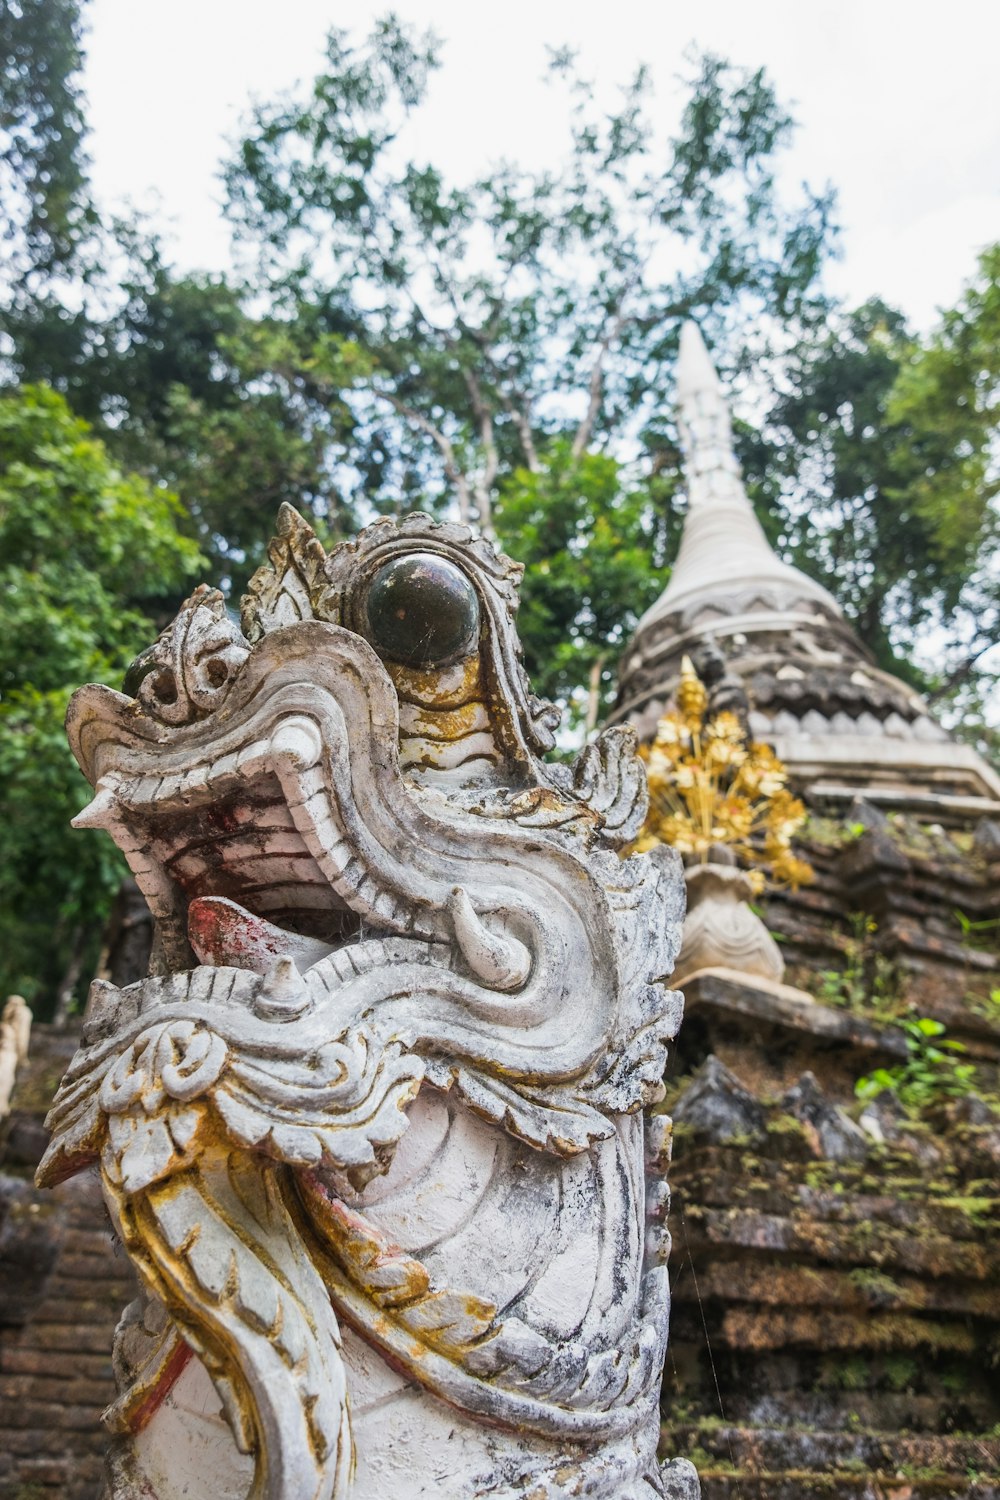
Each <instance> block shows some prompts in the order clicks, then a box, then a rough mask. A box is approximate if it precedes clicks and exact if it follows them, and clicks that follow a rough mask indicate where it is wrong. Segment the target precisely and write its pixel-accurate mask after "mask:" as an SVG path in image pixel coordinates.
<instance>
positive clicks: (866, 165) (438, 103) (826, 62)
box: [85, 0, 1000, 327]
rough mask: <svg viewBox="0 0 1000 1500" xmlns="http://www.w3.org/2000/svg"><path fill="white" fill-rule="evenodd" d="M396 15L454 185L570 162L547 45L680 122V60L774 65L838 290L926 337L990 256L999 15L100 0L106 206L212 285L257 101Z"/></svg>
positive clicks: (613, 5) (939, 8) (998, 11)
mask: <svg viewBox="0 0 1000 1500" xmlns="http://www.w3.org/2000/svg"><path fill="white" fill-rule="evenodd" d="M389 8H394V9H395V10H396V11H397V13H398V14H400V15H401V16H402V17H403V18H404V19H405V20H407V21H411V22H414V23H416V24H418V25H420V26H421V27H426V26H432V27H433V28H434V30H435V31H436V32H437V33H438V35H439V36H440V37H441V38H442V39H443V40H444V41H445V43H446V46H445V50H444V66H443V68H442V69H441V71H440V72H439V73H438V74H437V76H436V78H435V80H434V82H433V84H432V94H431V104H430V106H429V107H428V108H427V109H426V110H425V111H422V112H421V115H420V117H419V118H420V122H421V123H420V127H419V131H418V132H416V133H415V134H414V136H413V137H412V138H411V140H412V145H413V149H414V154H416V155H420V154H423V155H424V156H425V157H426V158H427V159H428V160H430V161H433V162H434V163H435V164H436V165H438V166H440V167H442V168H443V169H444V170H445V172H446V173H448V174H450V175H452V176H453V177H455V178H457V179H459V180H461V179H463V178H466V177H470V176H473V175H475V174H477V173H479V172H480V171H481V170H482V169H483V167H484V166H485V165H488V164H489V163H490V162H491V161H493V160H495V159H496V158H498V157H500V156H506V157H508V158H510V159H515V160H520V161H523V162H525V163H526V164H529V165H543V164H546V163H547V162H550V161H553V160H558V158H559V155H560V151H561V143H562V139H563V135H562V130H563V118H564V117H563V110H562V106H561V101H560V100H559V98H558V96H557V95H553V94H552V93H551V92H550V91H549V90H547V89H546V88H545V87H544V85H543V84H542V82H541V75H542V71H543V67H544V61H545V53H544V48H545V45H546V44H552V45H563V44H566V43H568V44H570V45H572V46H574V47H576V48H577V49H578V50H579V52H580V57H581V63H582V65H583V66H584V68H585V70H586V71H587V72H588V73H589V74H590V75H591V76H593V77H596V78H597V79H598V81H599V82H600V83H601V84H602V85H607V86H608V87H609V88H610V87H611V86H612V85H614V84H615V83H617V82H619V81H623V80H624V79H625V78H627V77H628V75H629V74H630V73H631V72H632V71H633V69H634V67H635V65H636V63H638V62H640V61H643V62H646V63H648V64H649V65H650V67H651V69H652V73H653V78H654V82H655V86H656V97H657V108H659V109H661V110H662V112H663V119H664V122H665V123H666V124H668V125H670V124H672V123H673V121H674V120H675V118H676V112H677V108H678V99H679V92H678V88H677V85H676V83H675V79H676V75H677V74H678V72H680V71H681V69H682V67H683V55H684V52H685V50H686V48H687V47H688V46H689V45H691V44H694V45H695V46H696V47H697V48H699V49H711V50H713V51H716V52H719V53H721V54H722V55H723V56H726V57H728V58H730V59H731V60H732V61H734V62H738V63H741V64H744V65H746V66H748V67H759V66H760V65H762V64H763V65H764V66H765V67H766V68H767V69H768V71H769V72H770V74H771V76H772V78H773V79H774V80H775V82H776V84H777V86H778V90H779V94H780V96H781V97H782V99H784V100H785V101H786V102H787V101H790V102H791V104H792V106H793V111H794V114H795V116H796V118H797V119H798V121H799V122H800V130H799V133H798V144H797V146H796V148H795V149H794V151H793V152H791V153H788V154H787V155H786V158H785V166H784V180H785V182H786V183H787V185H788V187H789V190H794V189H795V188H796V187H797V185H798V184H799V183H800V182H801V181H803V180H807V181H809V182H810V184H812V185H813V186H815V187H821V186H823V185H824V184H825V183H827V182H832V183H833V184H834V185H835V186H836V187H837V188H838V190H839V193H840V219H841V222H842V224H843V226H844V230H845V234H844V240H843V251H844V254H843V259H842V261H841V262H840V263H839V264H838V265H837V266H835V267H834V269H833V270H832V272H831V275H830V285H831V287H832V289H833V290H835V291H837V292H840V293H843V294H844V295H845V296H846V297H847V298H849V299H850V300H852V301H860V300H862V299H863V298H864V297H867V296H869V295H872V294H876V293H877V294H880V295H882V296H884V297H885V298H886V300H888V301H890V302H894V303H896V304H897V305H899V306H901V307H902V308H904V310H905V311H906V312H907V313H908V314H909V315H910V317H911V318H912V319H914V320H915V322H916V323H917V324H918V325H919V326H923V327H926V326H928V325H929V324H930V323H931V322H933V319H934V313H935V308H936V307H939V306H947V305H948V304H950V303H953V302H954V301H955V299H956V298H957V296H958V293H959V291H960V289H961V286H962V283H963V281H964V280H965V279H967V278H968V277H969V276H970V275H971V273H972V271H973V268H974V262H975V257H976V254H977V253H978V251H979V250H980V249H982V248H983V246H984V245H986V244H988V243H990V242H991V241H994V240H997V239H1000V86H998V59H1000V4H998V3H997V0H948V3H947V4H945V3H944V0H839V3H837V4H830V3H827V0H751V3H747V0H700V3H688V4H686V5H683V6H682V5H679V4H677V3H676V0H607V3H604V4H600V5H598V4H595V3H592V0H576V3H568V0H530V3H529V0H505V3H504V4H502V5H498V4H489V5H487V4H484V3H483V0H462V3H459V0H437V3H430V0H396V4H395V6H394V7H391V6H390V4H389V3H388V0H386V3H373V0H352V4H351V5H350V6H345V5H336V4H330V3H322V0H92V5H91V7H90V15H91V23H92V24H91V35H90V38H89V43H88V51H89V64H88V68H87V74H86V79H85V85H86V89H87V92H88V95H89V100H90V120H91V123H92V126H93V138H92V142H91V150H92V155H93V159H94V179H95V184H96V187H97V190H98V193H99V194H100V195H101V197H102V198H103V199H104V201H105V203H106V204H107V205H109V206H112V205H114V204H121V203H123V202H124V201H126V200H129V201H131V202H133V203H134V204H136V205H137V206H139V207H144V208H149V207H151V206H153V205H155V204H156V201H157V195H158V199H159V208H158V210H157V217H158V218H159V219H160V221H161V222H162V223H166V224H169V225H170V226H172V229H173V232H174V235H175V240H174V250H175V254H176V258H177V262H178V264H179V265H180V266H182V267H183V268H185V269H195V268H200V269H222V268H223V267H224V266H226V264H227V263H228V258H229V256H228V235H227V231H226V229H225V226H224V224H223V222H222V219H221V214H220V210H219V199H220V190H219V186H218V181H217V176H216V174H217V168H218V163H219V161H220V159H221V157H222V156H223V154H224V151H225V144H226V141H227V139H235V137H236V134H237V129H238V124H239V121H240V118H241V115H242V114H243V111H244V110H245V108H246V105H247V101H248V100H249V99H250V98H251V97H252V96H256V97H257V98H260V99H270V98H272V97H274V96H275V95H276V94H277V93H280V92H281V91H283V90H285V89H287V88H288V87H290V86H291V85H293V84H294V83H295V82H296V81H297V80H299V79H308V78H311V77H312V76H313V74H314V73H315V72H316V69H317V65H318V62H319V59H320V50H321V45H322V40H323V37H324V34H325V32H326V29H327V28H328V27H329V26H330V25H331V24H337V25H347V26H350V27H351V28H352V29H359V30H362V31H363V30H367V29H368V27H369V25H370V23H371V22H372V21H373V20H374V19H375V18H376V17H378V16H380V15H382V14H384V13H385V11H386V10H387V9H389Z"/></svg>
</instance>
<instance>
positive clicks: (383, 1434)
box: [39, 507, 698, 1500]
mask: <svg viewBox="0 0 1000 1500" xmlns="http://www.w3.org/2000/svg"><path fill="white" fill-rule="evenodd" d="M519 579H520V569H519V568H518V567H516V566H515V565H514V564H512V563H511V562H509V561H508V560H507V559H505V558H503V557H501V556H498V555H497V554H496V553H495V551H494V550H493V549H492V547H490V546H489V545H488V544H487V543H486V542H485V541H483V540H481V539H475V538H473V537H472V536H471V535H470V533H469V532H468V531H467V530H465V529H464V528H460V527H457V526H451V525H439V524H436V523H434V522H433V521H431V520H429V519H428V518H427V517H425V516H411V517H409V518H408V519H406V520H404V521H403V522H402V523H401V524H399V525H396V524H393V523H390V522H385V521H380V522H378V523H377V524H375V525H374V526H372V527H370V528H369V529H368V530H367V531H365V532H364V533H362V535H361V536H360V537H359V538H358V539H357V540H356V541H354V542H349V543H345V544H343V545H341V546H339V547H337V548H336V549H335V550H334V551H333V552H331V553H330V554H329V555H327V554H326V553H325V552H324V550H323V548H322V547H321V546H320V544H319V542H318V541H317V539H316V537H315V536H314V535H313V533H312V532H311V531H310V529H309V528H308V526H306V524H305V522H303V521H302V519H301V518H300V517H299V516H298V515H297V514H296V513H295V512H294V511H293V510H291V509H290V508H289V507H284V508H283V510H282V513H281V516H280V518H279V530H278V536H277V537H276V538H275V540H274V541H273V542H272V544H271V547H270V566H268V567H265V568H263V569H262V570H261V571H260V572H259V573H258V574H257V575H256V576H255V578H254V579H253V580H252V582H251V584H250V588H249V592H248V594H247V596H246V598H245V599H244V601H243V618H242V630H240V629H239V628H238V627H237V626H236V625H235V624H234V623H232V622H231V620H230V619H229V617H228V616H227V614H226V611H225V608H224V604H223V599H222V596H221V595H220V594H218V593H216V592H213V591H210V590H208V589H205V588H202V589H199V590H198V591H197V592H196V593H195V594H194V596H193V597H192V598H191V599H190V600H189V601H188V602H187V603H186V604H185V605H184V607H183V608H182V609H181V611H180V613H179V615H178V617H177V619H176V620H175V621H174V623H173V625H172V626H171V627H170V629H169V630H168V631H167V632H165V634H164V635H163V636H161V638H160V639H159V640H158V641H157V642H156V644H155V645H154V646H153V647H151V648H150V649H149V650H148V651H147V652H145V653H144V654H143V655H142V656H141V657H139V658H138V660H137V661H136V663H135V664H134V666H133V668H132V670H131V671H130V673H129V675H128V678H127V679H126V684H125V687H126V691H125V693H116V692H113V691H111V690H110V689H109V688H104V687H94V686H91V687H87V688H83V689H82V690H81V691H80V692H79V693H77V695H76V697H75V698H74V700H73V703H72V705H71V708H70V713H69V718H68V732H69V736H70V741H71V743H72V746H73V750H74V753H75V755H76V757H77V759H78V760H79V762H80V765H81V767H82V768H83V771H84V773H85V774H86V776H87V777H88V779H89V780H90V782H91V784H92V785H93V787H94V791H95V795H94V799H93V801H92V802H91V804H90V805H89V807H88V808H87V809H86V810H85V812H84V813H82V814H81V815H80V818H79V819H78V820H77V821H78V822H79V823H80V824H82V825H83V826H87V827H100V828H105V829H107V831H108V832H109V833H110V834H111V836H112V837H113V838H114V839H115V841H116V842H117V843H118V845H119V847H120V848H121V849H122V850H123V852H124V853H125V855H126V857H127V858H128V861H129V864H130V866H131V868H132V871H133V874H134V876H135V879H136V880H137V881H138V883H139V886H140V887H141V889H142V891H143V893H144V895H145V897H146V900H147V901H148V903H149V905H150V908H151V909H152V912H153V915H154V917H155V919H156V927H157V938H156V944H155V947H154V957H153V962H152V966H151V969H152V972H151V975H150V977H149V978H148V979H145V980H143V981H142V982H141V983H139V984H136V985H132V986H130V987H129V988H127V989H122V990H118V989H115V988H114V987H113V986H111V985H107V984H101V983H95V985H94V987H93V990H92V993H91V998H90V1002H89V1007H88V1015H87V1021H86V1026H85V1031H84V1038H83V1044H82V1046H81V1049H80V1051H79V1052H78V1054H77V1056H76V1058H75V1059H74V1061H73V1063H72V1065H71V1067H70V1069H69V1071H68V1073H67V1074H66V1077H65V1079H64V1081H63V1083H62V1086H61V1088H60V1090H59V1094H58V1096H57V1099H56V1102H55V1105H54V1107H53V1110H52V1113H51V1116H50V1124H51V1127H52V1131H53V1139H52V1144H51V1146H50V1148H49V1151H48V1153H47V1154H46V1157H45V1159H44V1161H43V1163H42V1165H41V1167H40V1169H39V1179H40V1181H42V1182H44V1183H54V1182H57V1181H59V1180H61V1179H62V1178H65V1177H67V1176H69V1175H71V1174H73V1173H75V1172H77V1171H79V1170H81V1168H84V1167H86V1166H88V1165H89V1164H91V1163H94V1162H97V1163H99V1165H100V1171H101V1176H102V1180H103V1184H104V1190H105V1195H106V1198H107V1201H108V1205H109V1208H110V1211H111V1214H112V1217H113V1220H114V1223H115V1226H116V1228H117V1230H118V1233H119V1234H120V1235H121V1238H122V1242H123V1244H124V1246H125V1248H126V1250H127V1251H128V1254H129V1255H130V1256H131V1258H132V1260H133V1262H134V1264H135V1266H136V1268H137V1271H138V1274H139V1277H140V1281H141V1284H142V1286H143V1289H144V1294H143V1297H142V1298H141V1299H140V1301H139V1302H137V1303H135V1304H133V1305H132V1306H131V1307H130V1308H128V1309H127V1310H126V1313H125V1315H124V1317H123V1319H122V1322H121V1325H120V1327H119V1330H118V1335H117V1339H116V1346H115V1369H116V1375H117V1378H118V1382H119V1388H120V1396H119V1399H118V1401H117V1402H116V1404H115V1405H114V1406H113V1407H112V1408H111V1410H110V1411H109V1412H108V1413H107V1414H106V1417H105V1420H106V1422H107V1423H108V1425H109V1427H110V1429H111V1431H112V1433H113V1434H114V1441H113V1443H112V1447H111V1453H110V1458H109V1472H110V1479H109V1486H110V1488H109V1494H110V1495H112V1496H113V1497H114V1500H139V1497H145V1500H180V1497H182V1496H186V1497H188V1500H200V1497H204V1500H209V1497H211V1500H245V1497H251V1500H330V1497H338V1500H341V1497H343V1500H346V1497H350V1500H409V1497H417V1496H430V1495H434V1496H439V1497H444V1500H468V1497H473V1496H486V1495H489V1496H491V1497H510V1500H512V1497H515V1496H519V1497H522V1500H556V1497H561V1496H571V1495H572V1496H584V1495H585V1496H605V1497H620V1500H640V1497H642V1500H651V1497H652V1496H656V1495H664V1494H667V1495H671V1496H676V1497H678V1500H679V1497H681V1496H683V1497H687V1496H689V1495H696V1494H697V1492H698V1491H697V1479H696V1478H695V1476H694V1471H693V1470H692V1469H691V1466H690V1465H688V1464H674V1465H668V1466H667V1467H666V1468H664V1469H663V1471H662V1472H661V1469H660V1467H659V1466H658V1464H657V1461H656V1442H657V1436H658V1395H659V1385H660V1376H661V1369H662V1364H663V1358H664V1351H665V1347H666V1340H667V1313H668V1291H667V1273H666V1267H665V1265H664V1261H665V1257H666V1244H665V1241H666V1233H665V1230H664V1228H663V1216H664V1213H665V1207H666V1187H665V1184H664V1183H663V1182H662V1181H659V1180H656V1178H655V1176H654V1178H653V1181H652V1184H651V1189H650V1191H649V1193H648V1194H647V1187H646V1165H647V1162H652V1163H654V1165H658V1166H662V1165H663V1164H664V1161H665V1155H666V1147H667V1145H668V1140H669V1137H668V1130H669V1125H668V1122H667V1121H666V1120H665V1118H660V1119H659V1120H654V1121H653V1122H652V1124H651V1125H650V1126H644V1117H643V1113H642V1111H643V1106H644V1105H646V1104H648V1103H650V1102H651V1101H654V1100H655V1099H656V1098H658V1097H659V1092H660V1087H661V1085H660V1079H661V1076H662V1073H663V1065H664V1057H665V1049H666V1044H667V1042H668V1041H669V1040H670V1038H672V1037H673V1035H674V1034H675V1032H676V1029H677V1026H678V1024H679V1021H680V1014H681V1005H680V997H679V996H678V995H676V994H674V993H672V992H671V991H670V990H667V989H666V988H665V987H664V985H663V982H662V981H663V979H664V977H665V976H666V975H668V974H669V972H670V970H671V967H672V964H673V961H674V957H675V954H676V950H677V945H678V940H679V934H680V923H681V919H682V916H683V910H682V907H683V881H682V877H681V873H680V870H679V866H678V864H677V861H676V860H675V859H674V858H673V857H672V856H670V855H666V856H664V857H663V858H661V859H660V860H659V861H654V860H653V859H652V858H651V857H641V858H632V859H628V860H625V861H622V860H620V859H619V857H618V855H617V852H616V851H617V849H618V848H619V847H621V846H622V845H623V844H624V843H625V842H627V841H628V840H629V839H630V838H631V837H632V836H633V835H634V833H635V831H636V830H637V828H638V827H639V825H640V824H641V821H642V817H643V813H644V808H645V778H644V773H643V770H642V767H641V765H640V763H639V762H638V761H637V760H636V758H635V756H634V743H633V737H632V734H631V732H630V731H627V730H620V729H616V730H612V731H609V732H608V733H606V734H605V735H604V736H603V737H601V738H600V739H599V740H598V741H597V742H596V743H595V744H593V745H591V746H590V747H588V748H587V749H586V750H585V751H584V752H583V754H582V755H581V756H580V757H579V759H578V760H577V762H576V763H575V765H574V766H572V767H559V766H549V765H546V764H543V762H542V760H541V756H542V755H543V754H544V752H545V751H546V750H548V749H549V748H551V746H552V743H553V730H554V727H555V722H556V715H555V712H554V710H553V709H552V707H551V706H550V705H548V704H545V703H542V702H540V701H539V700H537V699H536V698H534V697H533V696H532V695H531V694H530V692H529V691H528V687H527V682H526V679H525V675H524V672H523V669H522V668H521V665H520V661H519V645H518V641H517V636H516V633H515V630H514V624H513V617H514V611H515V608H516V603H517V585H518V582H519ZM647 1197H648V1199H649V1202H647Z"/></svg>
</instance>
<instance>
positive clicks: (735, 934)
mask: <svg viewBox="0 0 1000 1500" xmlns="http://www.w3.org/2000/svg"><path fill="white" fill-rule="evenodd" d="M684 878H685V881H686V883H687V893H688V900H687V916H686V917H685V919H684V935H683V939H682V941H681V950H680V953H679V954H678V955H677V967H676V970H675V975H676V982H677V983H678V984H683V982H684V979H685V977H686V976H687V975H688V974H693V973H694V972H695V971H696V970H698V969H719V968H721V969H733V970H737V971H739V972H740V973H743V974H748V975H758V976H760V977H761V978H762V979H769V980H771V981H773V982H774V983H780V982H781V978H782V975H783V974H784V972H785V961H784V959H783V958H782V956H781V951H780V949H779V948H778V945H777V943H776V942H775V941H774V938H773V937H772V936H771V934H770V933H769V932H768V930H767V928H766V927H765V926H764V924H763V922H762V921H761V919H760V917H758V916H757V914H756V912H753V911H751V909H750V906H749V901H750V897H751V895H752V894H753V889H752V886H751V884H750V879H749V877H748V876H747V875H746V873H745V872H744V871H743V870H740V869H738V868H737V866H736V859H735V856H734V855H733V853H732V851H731V850H730V849H726V848H725V847H724V846H722V845H720V844H717V845H715V846H714V847H713V848H712V850H711V851H710V859H709V862H708V863H707V864H695V863H691V864H689V865H688V866H687V868H686V869H685V871H684Z"/></svg>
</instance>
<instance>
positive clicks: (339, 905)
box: [147, 775, 388, 969]
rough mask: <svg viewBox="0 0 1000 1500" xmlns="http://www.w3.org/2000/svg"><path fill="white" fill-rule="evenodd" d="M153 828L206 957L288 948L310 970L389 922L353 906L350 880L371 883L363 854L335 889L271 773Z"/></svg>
mask: <svg viewBox="0 0 1000 1500" xmlns="http://www.w3.org/2000/svg"><path fill="white" fill-rule="evenodd" d="M147 826H148V831H149V835H150V839H149V853H150V855H151V856H152V857H153V858H154V859H155V860H156V861H157V863H158V864H159V865H160V866H161V868H162V870H163V872H164V874H165V875H166V876H167V877H168V878H169V879H170V881H171V883H172V884H173V885H174V886H175V887H176V888H177V890H178V891H179V892H180V893H182V895H183V898H184V899H185V900H186V902H187V935H188V939H189V941H190V943H191V946H192V948H193V949H194V951H195V953H196V955H197V957H198V959H199V961H200V962H201V963H206V964H227V965H233V966H235V967H246V968H266V967H267V966H268V963H269V961H273V959H274V958H277V957H281V956H284V955H289V956H291V957H292V958H294V959H295V961H296V964H297V966H298V967H299V968H300V969H304V968H308V967H310V966H311V965H312V964H313V963H316V962H317V961H318V960H319V959H320V958H322V957H324V956H325V955H326V954H328V953H330V952H333V951H334V950H336V949H338V948H343V947H345V946H347V945H348V944H350V943H354V942H357V941H358V940H359V939H361V938H363V937H369V936H373V937H374V936H383V935H385V933H386V931H387V930H388V929H387V928H386V927H385V926H383V925H380V924H377V923H375V922H373V920H372V918H371V916H370V914H364V915H363V914H362V913H361V912H360V911H358V910H355V909H354V908H353V907H352V906H351V905H350V904H349V898H350V894H351V886H352V885H354V884H356V885H357V886H359V887H360V886H362V885H364V884H365V883H366V882H367V884H368V886H369V888H370V886H371V877H370V876H369V875H368V872H367V871H365V870H364V869H362V867H361V864H360V861H358V860H357V859H351V860H349V861H348V862H347V866H346V867H345V876H346V878H342V880H341V882H340V889H339V890H338V889H337V888H335V887H334V886H333V885H332V884H331V883H330V881H329V879H328V878H327V876H326V875H325V874H324V873H323V871H322V870H321V869H320V867H319V865H318V864H317V862H316V860H315V858H314V857H313V855H312V854H311V853H310V851H309V848H308V846H307V844H306V841H305V839H304V838H303V836H302V834H301V833H300V831H299V830H298V829H297V828H296V826H295V821H294V819H293V815H292V812H291V809H290V808H289V806H288V802H287V800H286V798H285V795H284V793H283V790H282V788H281V786H280V784H279V782H278V780H277V778H276V777H275V776H273V775H265V776H261V777H258V778H257V779H256V780H255V781H254V782H253V783H251V785H249V786H248V787H247V788H246V790H245V791H242V790H241V791H239V792H236V793H233V794H231V795H229V796H227V797H224V798H222V799H220V800H218V801H215V802H212V803H208V804H205V805H202V806H200V807H191V808H186V809H183V810H182V811H172V812H169V813H162V814H161V815H160V816H158V817H154V818H153V819H151V821H150V824H149V825H147ZM352 866H353V868H351V867H352ZM369 894H370V891H369Z"/></svg>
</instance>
